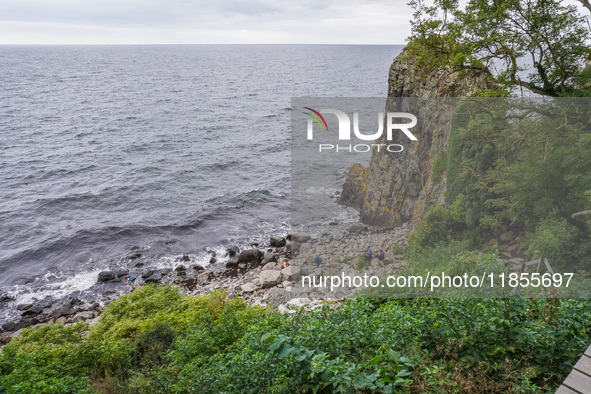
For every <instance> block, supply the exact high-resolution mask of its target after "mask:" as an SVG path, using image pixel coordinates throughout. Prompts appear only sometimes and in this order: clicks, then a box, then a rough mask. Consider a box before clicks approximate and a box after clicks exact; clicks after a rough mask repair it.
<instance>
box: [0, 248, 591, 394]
mask: <svg viewBox="0 0 591 394" xmlns="http://www.w3.org/2000/svg"><path fill="white" fill-rule="evenodd" d="M459 248H460V246H459V245H458V246H456V247H455V249H449V250H447V251H446V250H444V249H442V248H441V247H439V249H433V251H432V252H431V254H430V255H429V256H427V257H428V258H429V259H432V260H433V259H434V258H435V257H434V256H435V255H437V254H438V255H439V256H441V255H442V254H446V253H447V254H448V255H449V257H450V259H449V260H441V259H440V261H446V262H447V266H446V269H449V270H450V272H451V271H454V272H455V271H458V272H459V271H462V270H465V269H466V267H467V266H468V265H471V264H473V263H477V264H479V265H483V264H484V265H486V264H488V263H487V259H489V257H488V256H479V255H476V254H472V253H466V252H459V251H458V250H459ZM428 265H429V264H427V263H425V265H424V266H423V268H424V269H427V268H428ZM136 292H140V293H142V294H143V296H142V297H138V296H135V293H136ZM122 298H123V299H121V300H120V301H119V302H114V303H113V304H112V305H110V306H109V307H108V308H107V310H106V311H105V313H104V314H103V316H104V319H105V321H104V322H103V321H101V323H99V325H97V326H94V327H93V328H92V329H91V330H90V334H89V335H88V336H85V335H83V331H84V330H86V329H87V326H86V325H85V324H83V323H79V324H78V325H76V326H72V327H67V328H64V327H63V326H61V325H54V326H44V327H41V328H39V329H38V330H32V329H27V330H25V331H24V332H23V337H22V338H17V339H15V340H13V341H12V342H11V343H10V344H8V345H6V346H5V347H4V348H3V352H2V354H0V391H2V392H8V393H30V392H39V393H68V392H72V393H74V392H76V393H84V392H86V393H91V392H95V391H94V390H93V388H95V389H96V390H98V391H100V392H113V393H130V392H137V393H161V392H178V393H218V392H227V393H245V392H246V393H258V392H385V393H388V392H389V393H394V392H409V391H410V392H470V391H478V388H479V387H488V388H489V389H490V390H491V391H494V392H520V391H522V390H531V389H532V388H536V389H538V390H540V391H551V390H553V389H555V388H556V387H557V386H558V384H559V383H560V382H561V381H562V379H563V378H564V377H565V375H566V374H567V373H568V372H569V371H570V369H571V368H572V364H573V363H574V361H575V360H576V359H577V357H578V356H579V355H580V354H581V353H582V351H583V350H584V349H585V348H586V346H587V345H588V342H589V341H590V340H591V338H590V337H589V334H588V333H589V332H591V323H590V322H591V302H590V301H588V300H582V299H581V300H556V299H548V300H545V299H509V300H505V299H475V298H466V299H391V300H373V299H355V300H350V301H347V302H345V303H344V304H343V305H342V306H341V307H339V308H337V309H332V308H329V307H328V306H327V305H325V306H323V307H322V308H320V309H319V310H316V311H315V312H311V313H305V314H297V315H291V316H283V315H280V314H278V313H272V312H271V311H269V310H264V309H262V308H256V307H255V308H252V307H248V306H247V305H246V304H245V303H244V302H242V301H240V300H238V299H228V298H226V297H225V295H223V294H221V293H217V294H213V295H210V296H207V297H186V296H183V295H181V294H180V293H179V292H178V290H176V289H174V288H170V287H146V289H143V288H138V290H136V291H135V292H133V293H131V294H129V295H126V296H123V297H122ZM165 298H169V299H170V300H172V302H174V303H176V304H178V306H175V307H173V306H171V304H170V303H167V302H164V299H165ZM134 310H135V311H138V310H141V311H143V312H144V313H146V319H148V320H150V322H148V323H146V324H145V325H142V326H141V327H140V329H138V330H135V331H133V330H129V329H128V327H129V322H128V319H136V318H138V316H136V315H135V314H133V313H132V312H131V311H134ZM180 310H184V311H185V313H186V314H188V315H191V316H193V318H192V320H191V321H190V322H189V323H188V324H184V323H183V321H184V320H179V319H180V317H179V316H174V315H175V313H177V312H178V311H180ZM124 311H127V312H128V313H132V314H133V316H127V315H126V314H125V312H124ZM197 311H198V312H197ZM179 313H180V312H179ZM166 315H171V317H170V318H169V319H166V318H165V317H164V316H166ZM102 319H103V317H101V320H102ZM156 320H157V321H156ZM100 324H104V326H103V327H100ZM119 325H121V327H118V326H119ZM107 339H108V340H110V341H114V342H116V343H117V344H122V343H124V344H126V346H124V347H123V348H122V349H121V352H122V353H127V354H128V355H127V357H123V358H122V357H121V354H120V353H115V352H114V350H115V348H114V347H104V346H97V344H100V343H102V341H103V340H107ZM124 340H125V341H127V342H123V341H124ZM111 357H114V358H116V359H126V360H129V362H127V363H123V364H121V365H119V367H118V368H114V367H113V368H114V369H112V370H111V373H109V374H105V373H104V372H105V371H104V369H103V366H104V360H106V359H109V358H111ZM89 382H91V383H89ZM91 387H93V388H91Z"/></svg>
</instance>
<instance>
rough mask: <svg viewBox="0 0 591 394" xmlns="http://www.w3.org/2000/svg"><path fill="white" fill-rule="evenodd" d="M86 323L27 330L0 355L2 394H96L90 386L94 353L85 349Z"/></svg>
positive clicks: (0, 390) (0, 389)
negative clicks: (90, 364) (91, 354)
mask: <svg viewBox="0 0 591 394" xmlns="http://www.w3.org/2000/svg"><path fill="white" fill-rule="evenodd" d="M85 328H86V325H85V324H83V323H78V324H77V325H75V326H72V327H67V328H63V326H61V325H53V326H44V327H40V328H39V329H38V330H36V331H33V330H32V329H30V328H29V329H26V330H24V331H23V333H22V337H20V338H16V339H13V340H12V341H11V342H10V343H9V344H8V345H6V346H4V348H3V349H2V354H0V392H10V393H23V394H25V393H27V394H28V393H93V392H94V390H92V389H91V388H90V386H89V384H88V381H89V379H88V374H89V369H88V367H87V365H88V360H89V355H90V353H91V352H90V349H89V348H88V347H87V346H84V345H81V344H82V341H83V338H82V335H81V333H82V331H83V330H84V329H85Z"/></svg>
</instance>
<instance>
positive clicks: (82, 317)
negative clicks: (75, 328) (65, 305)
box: [73, 311, 94, 322]
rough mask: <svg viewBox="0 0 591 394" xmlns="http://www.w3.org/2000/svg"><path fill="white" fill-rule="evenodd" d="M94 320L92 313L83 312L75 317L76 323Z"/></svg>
mask: <svg viewBox="0 0 591 394" xmlns="http://www.w3.org/2000/svg"><path fill="white" fill-rule="evenodd" d="M92 318H94V313H92V312H90V311H83V312H78V313H76V315H75V316H74V319H73V320H74V322H77V321H81V320H82V321H84V320H89V319H92Z"/></svg>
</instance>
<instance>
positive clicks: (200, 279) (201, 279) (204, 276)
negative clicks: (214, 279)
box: [197, 272, 211, 286]
mask: <svg viewBox="0 0 591 394" xmlns="http://www.w3.org/2000/svg"><path fill="white" fill-rule="evenodd" d="M210 279H211V272H202V273H200V274H199V275H197V283H198V284H199V286H204V285H206V284H208V283H209V280H210Z"/></svg>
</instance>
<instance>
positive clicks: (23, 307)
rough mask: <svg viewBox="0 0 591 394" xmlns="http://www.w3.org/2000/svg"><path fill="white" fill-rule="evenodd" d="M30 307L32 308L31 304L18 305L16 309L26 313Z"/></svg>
mask: <svg viewBox="0 0 591 394" xmlns="http://www.w3.org/2000/svg"><path fill="white" fill-rule="evenodd" d="M32 306H33V304H18V305H17V306H16V309H18V310H19V311H26V310H27V309H29V308H30V307H32Z"/></svg>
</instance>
